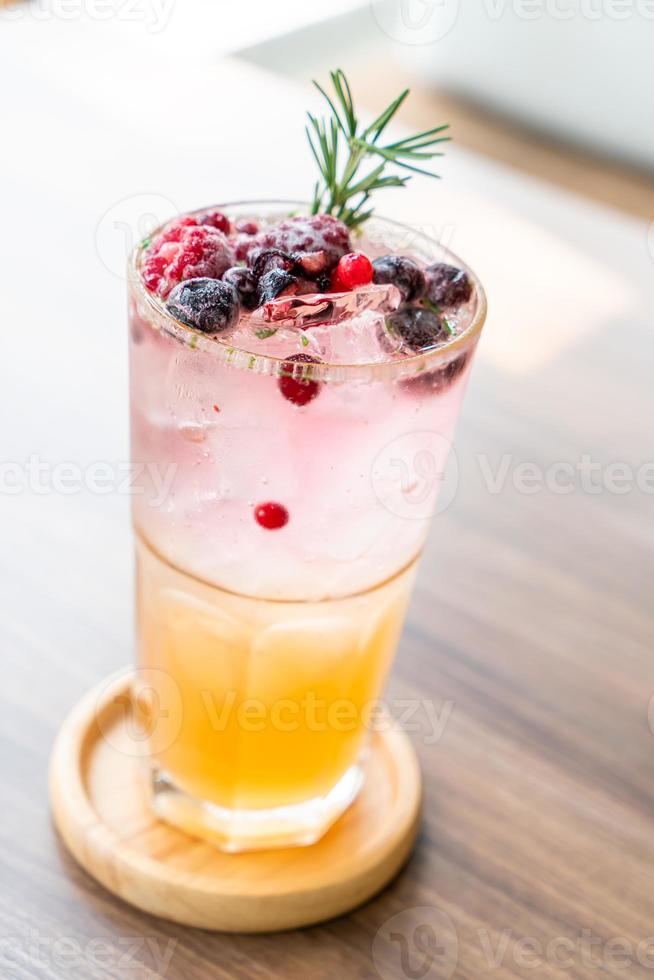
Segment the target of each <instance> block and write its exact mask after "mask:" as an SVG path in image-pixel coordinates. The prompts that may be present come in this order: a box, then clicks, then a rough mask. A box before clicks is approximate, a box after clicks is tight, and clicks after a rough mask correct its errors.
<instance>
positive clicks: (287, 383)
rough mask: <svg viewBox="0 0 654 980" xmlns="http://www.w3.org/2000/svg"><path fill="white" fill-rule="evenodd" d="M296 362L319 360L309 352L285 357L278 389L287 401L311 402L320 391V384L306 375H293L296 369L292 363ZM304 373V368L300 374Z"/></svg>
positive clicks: (303, 362)
mask: <svg viewBox="0 0 654 980" xmlns="http://www.w3.org/2000/svg"><path fill="white" fill-rule="evenodd" d="M298 363H299V364H317V363H319V362H318V360H317V359H316V358H315V357H311V355H310V354H293V355H292V356H291V357H289V358H287V359H286V361H284V366H283V368H282V375H281V377H280V379H279V390H280V391H281V393H282V395H283V396H284V398H286V399H287V400H288V401H289V402H292V403H293V404H294V405H300V406H302V405H308V404H309V402H312V401H313V399H314V398H316V397H317V395H318V393H319V391H320V384H319V383H318V382H317V381H313V380H311V378H308V377H301V376H299V377H293V373H294V372H295V371H297V369H296V368H295V367H294V365H295V364H298ZM306 373H307V369H306V368H305V369H304V370H302V369H301V370H300V374H306Z"/></svg>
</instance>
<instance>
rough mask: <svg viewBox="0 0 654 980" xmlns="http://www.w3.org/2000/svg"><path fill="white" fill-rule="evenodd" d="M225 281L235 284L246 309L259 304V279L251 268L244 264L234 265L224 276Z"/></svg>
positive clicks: (251, 308)
mask: <svg viewBox="0 0 654 980" xmlns="http://www.w3.org/2000/svg"><path fill="white" fill-rule="evenodd" d="M223 282H228V283H229V284H230V286H233V287H234V289H235V290H236V292H237V293H238V295H239V299H240V300H241V303H242V305H243V306H244V307H245V308H246V310H253V309H254V308H255V307H256V305H257V280H256V277H255V275H254V273H253V272H252V270H251V269H248V268H247V266H244V265H234V266H232V268H231V269H228V270H227V272H226V273H225V274H224V276H223Z"/></svg>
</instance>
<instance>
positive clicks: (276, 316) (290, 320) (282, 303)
mask: <svg viewBox="0 0 654 980" xmlns="http://www.w3.org/2000/svg"><path fill="white" fill-rule="evenodd" d="M400 301H401V296H400V291H399V290H398V289H396V287H395V286H391V285H386V284H384V285H370V286H362V287H361V288H360V289H354V290H352V291H351V292H349V293H329V294H328V295H326V294H324V293H309V294H307V295H304V296H280V297H278V298H277V299H273V300H271V301H270V302H269V303H264V304H263V306H260V307H259V309H258V310H255V311H254V313H253V314H252V319H253V321H255V320H258V321H260V322H261V323H276V324H278V325H279V326H295V327H310V326H312V325H313V324H318V323H340V322H341V321H343V320H346V319H348V318H349V317H352V316H357V315H358V314H359V313H363V312H364V311H365V310H378V311H380V312H382V313H392V312H393V310H396V309H397V308H398V306H399V305H400Z"/></svg>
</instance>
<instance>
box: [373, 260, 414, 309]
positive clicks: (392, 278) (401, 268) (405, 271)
mask: <svg viewBox="0 0 654 980" xmlns="http://www.w3.org/2000/svg"><path fill="white" fill-rule="evenodd" d="M372 268H373V276H372V281H373V282H376V283H389V284H390V285H391V286H397V288H398V289H399V291H400V293H401V294H402V299H403V300H404V302H405V303H411V302H412V301H413V300H416V299H421V298H422V297H423V296H424V294H425V289H426V287H427V284H426V282H425V274H424V272H423V271H422V269H421V268H420V266H419V265H418V263H417V262H414V261H413V259H410V258H408V257H407V256H406V255H382V256H381V258H379V259H375V261H374V262H373V263H372Z"/></svg>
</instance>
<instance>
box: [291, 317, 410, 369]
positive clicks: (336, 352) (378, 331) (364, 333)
mask: <svg viewBox="0 0 654 980" xmlns="http://www.w3.org/2000/svg"><path fill="white" fill-rule="evenodd" d="M307 336H308V337H310V340H311V344H310V348H311V349H312V350H318V351H319V354H320V357H321V358H322V359H323V360H325V361H327V362H329V363H330V364H376V363H379V362H382V361H388V360H390V359H391V356H392V355H393V353H394V352H395V351H396V350H397V349H398V348H399V344H400V341H399V340H398V338H397V337H394V336H393V335H392V334H391V333H390V332H389V331H388V329H387V327H386V317H385V316H384V314H383V313H380V312H378V311H376V310H366V311H365V312H363V313H361V314H360V315H359V316H355V317H351V318H350V319H348V320H345V322H344V323H337V324H331V325H329V326H326V325H325V326H319V327H313V329H311V330H307ZM307 349H309V348H307Z"/></svg>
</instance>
